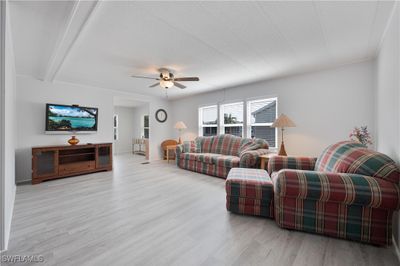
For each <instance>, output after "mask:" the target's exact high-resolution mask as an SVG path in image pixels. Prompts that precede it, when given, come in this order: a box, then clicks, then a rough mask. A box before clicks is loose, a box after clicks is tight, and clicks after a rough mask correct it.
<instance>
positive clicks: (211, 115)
mask: <svg viewBox="0 0 400 266" xmlns="http://www.w3.org/2000/svg"><path fill="white" fill-rule="evenodd" d="M217 134H218V106H217V105H212V106H205V107H201V108H199V135H200V136H215V135H217Z"/></svg>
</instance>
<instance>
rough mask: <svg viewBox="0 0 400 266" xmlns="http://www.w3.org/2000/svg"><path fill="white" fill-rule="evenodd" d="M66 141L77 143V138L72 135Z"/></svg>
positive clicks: (72, 143)
mask: <svg viewBox="0 0 400 266" xmlns="http://www.w3.org/2000/svg"><path fill="white" fill-rule="evenodd" d="M68 143H69V144H71V145H76V144H78V143H79V139H77V138H76V137H75V136H72V137H71V138H70V139H69V140H68Z"/></svg>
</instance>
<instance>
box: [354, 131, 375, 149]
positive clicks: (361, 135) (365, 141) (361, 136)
mask: <svg viewBox="0 0 400 266" xmlns="http://www.w3.org/2000/svg"><path fill="white" fill-rule="evenodd" d="M349 137H350V139H352V140H355V141H358V142H360V143H361V144H362V145H364V146H365V147H368V145H372V137H371V135H370V134H369V132H368V129H367V126H364V127H363V126H361V127H355V128H354V129H353V131H352V132H351V133H350V135H349Z"/></svg>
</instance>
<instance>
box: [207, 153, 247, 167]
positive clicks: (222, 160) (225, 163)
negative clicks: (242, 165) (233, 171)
mask: <svg viewBox="0 0 400 266" xmlns="http://www.w3.org/2000/svg"><path fill="white" fill-rule="evenodd" d="M212 160H213V163H214V164H216V165H217V166H222V167H227V168H234V167H239V162H240V158H239V157H237V156H232V155H220V156H218V157H214V158H213V159H212Z"/></svg>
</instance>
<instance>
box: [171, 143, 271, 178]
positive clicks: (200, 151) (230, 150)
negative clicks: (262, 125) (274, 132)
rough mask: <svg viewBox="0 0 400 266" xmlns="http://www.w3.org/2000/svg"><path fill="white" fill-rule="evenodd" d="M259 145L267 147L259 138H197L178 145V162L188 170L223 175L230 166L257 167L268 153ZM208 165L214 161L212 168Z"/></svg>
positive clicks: (226, 173)
mask: <svg viewBox="0 0 400 266" xmlns="http://www.w3.org/2000/svg"><path fill="white" fill-rule="evenodd" d="M260 147H267V148H268V143H267V142H266V141H265V140H261V139H255V140H253V139H244V138H240V137H236V136H233V135H219V136H213V137H198V138H196V140H195V141H194V142H185V143H184V144H183V145H178V146H177V148H176V158H177V165H178V166H179V167H181V168H184V169H187V170H191V171H197V172H200V173H205V174H209V175H213V176H218V177H223V178H226V176H227V175H228V172H229V170H230V169H231V168H235V167H239V166H240V167H246V168H254V167H259V164H260V158H259V157H260V155H262V154H266V153H267V152H268V150H267V149H260ZM192 161H193V162H192ZM197 162H201V163H197ZM207 164H212V165H214V164H215V167H211V166H208V165H207Z"/></svg>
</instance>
